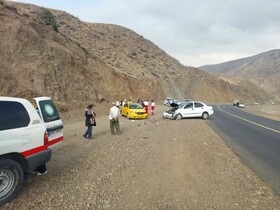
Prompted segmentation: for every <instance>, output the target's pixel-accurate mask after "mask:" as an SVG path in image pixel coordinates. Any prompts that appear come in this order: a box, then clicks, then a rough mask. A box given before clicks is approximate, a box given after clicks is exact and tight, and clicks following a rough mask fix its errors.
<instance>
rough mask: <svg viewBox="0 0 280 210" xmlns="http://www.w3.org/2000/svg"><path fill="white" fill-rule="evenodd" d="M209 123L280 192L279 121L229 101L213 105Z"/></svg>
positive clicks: (257, 172) (254, 169)
mask: <svg viewBox="0 0 280 210" xmlns="http://www.w3.org/2000/svg"><path fill="white" fill-rule="evenodd" d="M213 107H214V115H212V116H211V118H210V119H209V121H208V123H209V125H210V126H211V127H212V128H213V129H214V130H215V131H216V132H218V133H219V134H220V135H221V136H222V137H223V139H224V140H225V142H226V143H227V145H228V146H229V147H230V148H231V149H232V150H233V152H235V153H236V154H237V155H238V156H239V157H240V158H241V159H242V160H243V161H244V162H245V163H246V164H247V165H248V166H249V167H250V168H251V169H252V170H253V171H254V172H255V173H256V174H257V175H258V176H259V177H260V178H261V179H263V180H264V181H265V182H266V183H267V184H268V185H270V186H271V187H272V188H273V189H274V191H275V192H276V193H278V194H279V195H280V121H276V120H271V119H267V118H264V117H260V116H256V115H253V114H250V113H247V112H245V111H243V110H242V109H240V108H237V107H234V106H230V105H220V106H213Z"/></svg>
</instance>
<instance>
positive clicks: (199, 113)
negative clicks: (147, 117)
mask: <svg viewBox="0 0 280 210" xmlns="http://www.w3.org/2000/svg"><path fill="white" fill-rule="evenodd" d="M213 114H214V109H213V107H212V106H207V105H206V104H204V103H202V102H200V101H191V102H189V103H182V104H180V106H179V107H178V108H173V109H170V110H168V111H166V112H164V113H163V117H164V118H168V119H176V120H181V119H182V118H189V117H201V118H202V119H207V118H208V117H209V116H210V115H213Z"/></svg>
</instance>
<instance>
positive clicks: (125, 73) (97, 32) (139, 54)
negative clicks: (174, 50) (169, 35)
mask: <svg viewBox="0 0 280 210" xmlns="http://www.w3.org/2000/svg"><path fill="white" fill-rule="evenodd" d="M0 36H1V39H0V95H8V96H20V97H26V98H31V97H34V96H41V95H49V96H51V97H52V98H53V99H54V100H55V101H56V103H58V104H59V105H60V108H61V109H64V110H65V111H67V110H71V109H73V108H80V107H84V106H85V105H86V104H88V103H91V102H94V103H97V102H98V103H102V102H110V101H111V100H115V99H116V98H132V99H137V98H142V99H149V100H150V99H155V100H163V99H164V98H165V97H174V98H179V99H184V98H189V97H192V98H193V99H196V100H202V101H205V102H232V100H233V99H234V98H240V99H243V100H244V101H260V102H262V101H266V100H267V99H269V98H271V96H269V95H268V94H267V93H266V92H265V91H264V90H262V89H260V88H258V87H256V86H255V85H253V84H244V85H240V84H239V85H237V84H235V83H231V82H228V81H226V80H223V79H220V78H218V77H216V76H213V75H210V74H208V73H205V72H203V71H201V70H199V69H196V68H192V67H186V66H183V65H181V64H180V63H179V62H178V61H177V60H176V59H174V58H172V57H171V56H169V55H167V54H166V53H165V52H164V51H163V50H161V49H160V48H158V47H157V46H156V45H154V44H153V43H151V42H150V41H149V40H147V39H145V38H144V37H142V36H141V35H138V34H136V33H135V32H133V31H131V30H129V29H126V28H123V27H121V26H116V25H109V24H94V23H86V22H82V21H80V20H79V19H77V18H76V17H73V16H72V15H70V14H68V13H66V12H63V11H57V10H52V9H46V8H41V7H37V6H34V5H30V4H22V3H13V2H7V1H3V0H2V1H0Z"/></svg>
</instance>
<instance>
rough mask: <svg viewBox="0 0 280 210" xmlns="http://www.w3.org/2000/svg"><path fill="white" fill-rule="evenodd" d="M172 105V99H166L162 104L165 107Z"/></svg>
mask: <svg viewBox="0 0 280 210" xmlns="http://www.w3.org/2000/svg"><path fill="white" fill-rule="evenodd" d="M172 103H173V99H172V98H167V99H165V100H164V102H163V104H164V105H165V106H170V104H172Z"/></svg>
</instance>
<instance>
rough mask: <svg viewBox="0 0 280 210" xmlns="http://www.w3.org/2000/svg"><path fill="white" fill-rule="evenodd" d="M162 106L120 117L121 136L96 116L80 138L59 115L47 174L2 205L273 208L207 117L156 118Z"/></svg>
mask: <svg viewBox="0 0 280 210" xmlns="http://www.w3.org/2000/svg"><path fill="white" fill-rule="evenodd" d="M108 109H109V107H108ZM166 109H168V108H166V107H164V106H157V107H156V115H155V116H150V117H149V119H147V120H127V119H126V118H121V132H122V134H121V135H113V136H112V135H111V134H110V131H109V120H108V117H107V115H104V114H102V115H100V114H99V115H98V117H97V127H96V128H94V139H93V140H85V139H84V138H83V137H82V134H83V132H84V130H85V127H84V121H83V120H80V119H79V120H77V121H76V122H75V121H73V120H71V121H64V124H65V130H64V133H65V140H64V141H63V143H62V144H61V145H60V146H58V147H57V148H55V149H54V152H53V158H52V160H51V161H50V162H49V163H48V174H46V175H45V176H35V175H29V176H28V177H27V178H26V182H25V186H24V187H23V190H22V191H21V193H20V194H19V196H18V197H17V198H16V199H15V200H14V201H12V202H10V203H9V204H6V205H5V206H4V209H114V210H115V209H120V210H125V209H127V210H131V209H155V210H168V209H172V210H173V209H175V210H177V209H279V207H280V197H279V196H278V195H276V194H275V193H274V192H273V191H272V190H271V189H270V187H268V186H267V185H266V184H265V183H264V182H263V181H262V180H261V179H260V178H258V177H257V176H256V175H255V174H254V173H253V172H252V171H251V170H250V169H249V168H248V167H247V166H246V165H245V164H244V163H243V162H242V161H241V160H240V159H239V157H237V156H236V155H235V154H234V153H233V152H232V151H231V150H230V149H229V148H228V147H227V146H226V144H225V143H224V141H223V139H222V138H221V137H220V136H218V135H217V134H216V133H215V132H214V131H213V130H212V129H211V128H210V127H209V126H208V125H207V121H204V120H201V119H187V120H180V121H175V120H164V119H163V118H162V112H163V111H164V110H166ZM96 112H97V114H98V113H99V111H98V108H97V109H96ZM100 113H104V112H102V111H100ZM82 114H83V113H81V115H82ZM209 120H211V119H209Z"/></svg>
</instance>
